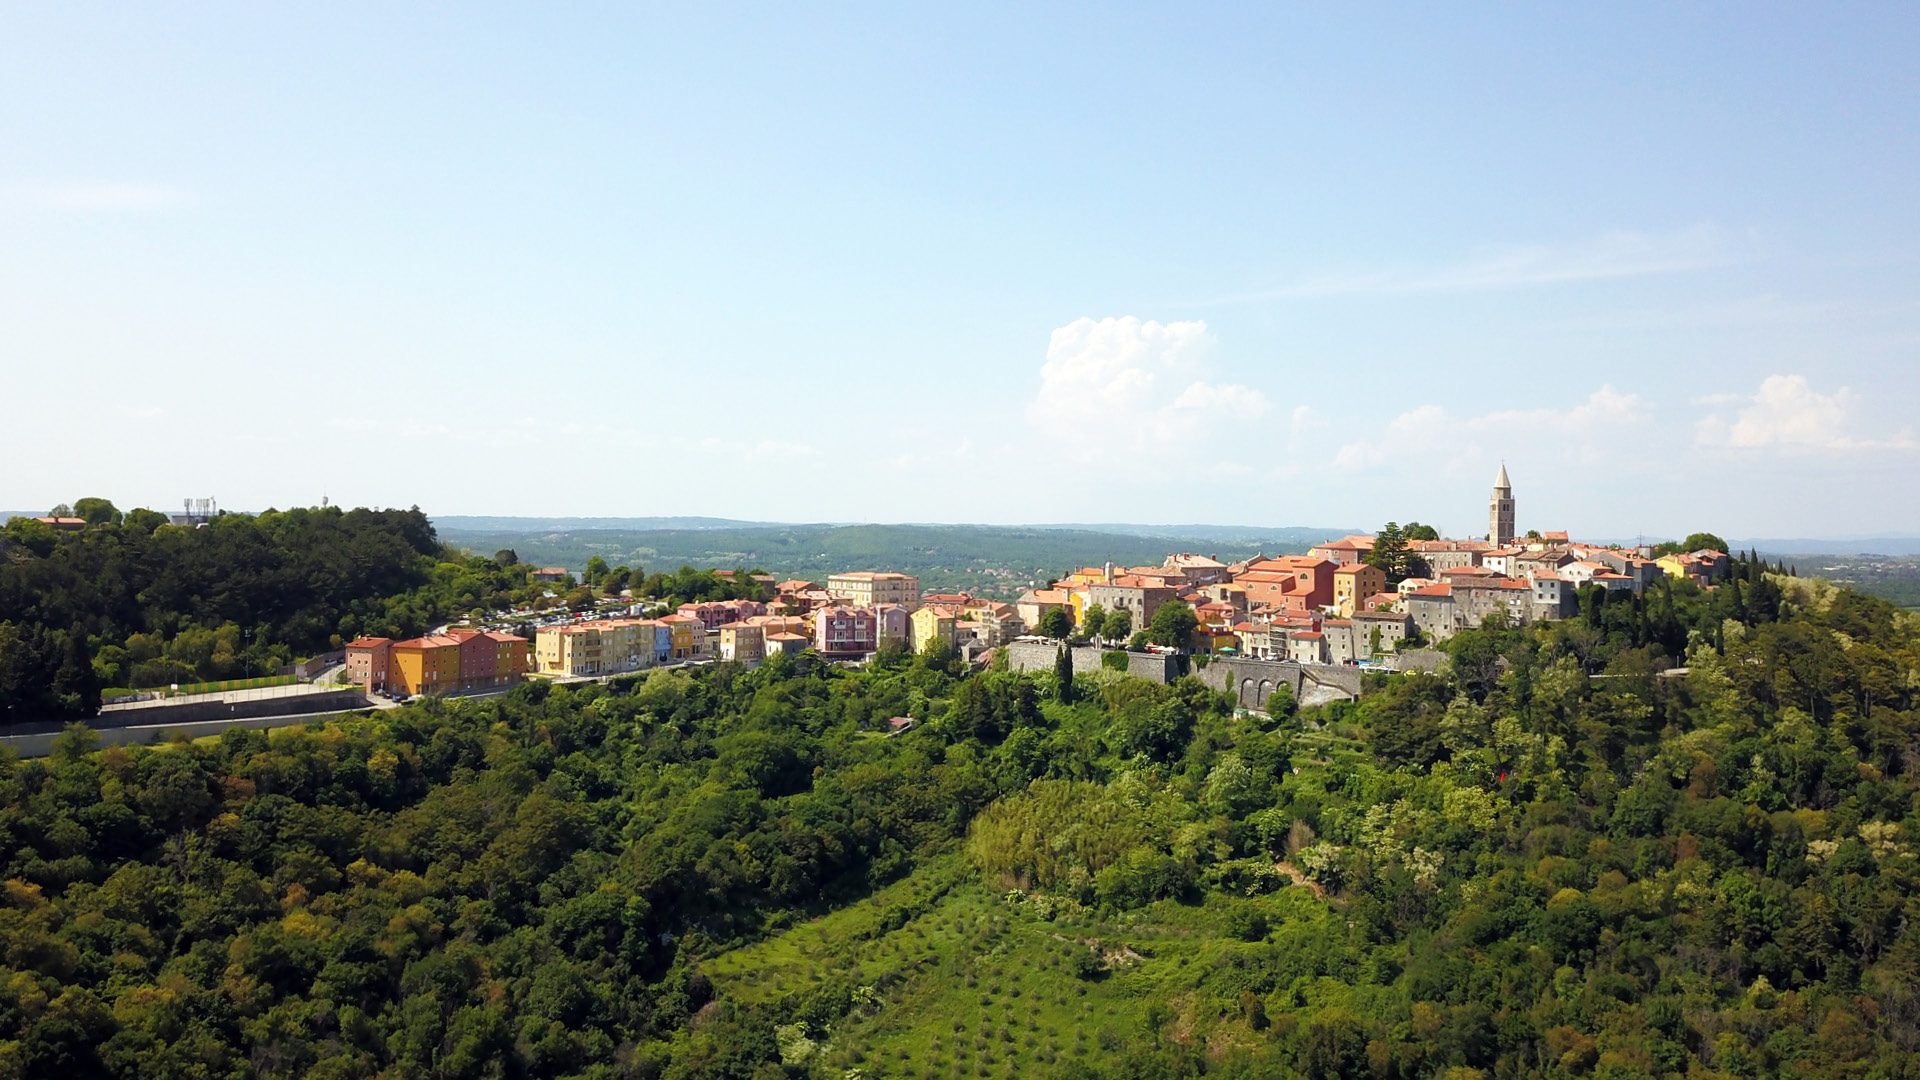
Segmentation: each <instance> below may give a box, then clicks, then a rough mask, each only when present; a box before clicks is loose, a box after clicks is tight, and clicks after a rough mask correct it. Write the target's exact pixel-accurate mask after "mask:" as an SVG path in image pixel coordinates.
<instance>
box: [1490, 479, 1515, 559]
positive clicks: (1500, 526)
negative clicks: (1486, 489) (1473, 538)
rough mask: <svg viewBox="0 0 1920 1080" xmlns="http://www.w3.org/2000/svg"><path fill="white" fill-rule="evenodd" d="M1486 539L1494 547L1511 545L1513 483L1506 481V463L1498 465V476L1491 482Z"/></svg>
mask: <svg viewBox="0 0 1920 1080" xmlns="http://www.w3.org/2000/svg"><path fill="white" fill-rule="evenodd" d="M1487 539H1488V540H1490V541H1492V542H1493V546H1494V547H1506V546H1507V545H1508V544H1511V543H1513V482H1512V481H1510V480H1508V479H1507V463H1506V462H1504V461H1503V462H1501V463H1500V475H1499V476H1498V477H1495V478H1494V481H1493V500H1492V503H1491V505H1490V506H1489V507H1488V513H1487Z"/></svg>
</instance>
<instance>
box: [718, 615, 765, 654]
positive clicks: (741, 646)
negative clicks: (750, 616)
mask: <svg viewBox="0 0 1920 1080" xmlns="http://www.w3.org/2000/svg"><path fill="white" fill-rule="evenodd" d="M766 655H767V641H766V631H765V630H763V629H762V628H761V627H759V626H756V625H754V624H753V623H746V622H730V623H722V624H721V626H720V659H722V660H734V661H737V662H739V663H742V664H757V663H759V662H760V661H761V660H763V659H765V658H766Z"/></svg>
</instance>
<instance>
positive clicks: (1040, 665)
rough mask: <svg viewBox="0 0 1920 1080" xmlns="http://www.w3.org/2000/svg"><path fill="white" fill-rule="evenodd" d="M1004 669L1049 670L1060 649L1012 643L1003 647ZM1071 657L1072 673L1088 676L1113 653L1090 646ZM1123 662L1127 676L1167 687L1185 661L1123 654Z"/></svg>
mask: <svg viewBox="0 0 1920 1080" xmlns="http://www.w3.org/2000/svg"><path fill="white" fill-rule="evenodd" d="M1006 650H1007V668H1008V670H1010V671H1045V672H1051V671H1052V670H1053V661H1054V658H1055V657H1056V656H1058V655H1059V653H1060V646H1059V645H1057V644H1055V643H1054V642H1051V641H1014V642H1009V643H1008V644H1007V645H1006ZM1068 651H1069V652H1071V653H1072V654H1073V673H1074V674H1075V675H1091V674H1093V673H1094V672H1096V671H1100V670H1102V666H1103V664H1104V663H1105V661H1104V657H1105V656H1106V655H1107V653H1109V652H1120V650H1117V649H1096V648H1094V647H1093V646H1091V645H1082V646H1081V647H1079V648H1077V649H1070V650H1068ZM1121 655H1123V656H1125V657H1126V658H1127V674H1129V675H1132V676H1135V677H1136V678H1141V679H1146V680H1148V681H1150V682H1157V683H1169V682H1172V681H1173V680H1175V679H1177V678H1179V677H1180V676H1181V674H1182V673H1183V672H1184V671H1185V658H1184V657H1180V656H1175V655H1173V654H1171V653H1149V652H1123V653H1121Z"/></svg>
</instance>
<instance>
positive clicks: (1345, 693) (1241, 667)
mask: <svg viewBox="0 0 1920 1080" xmlns="http://www.w3.org/2000/svg"><path fill="white" fill-rule="evenodd" d="M1360 672H1361V669H1360V668H1357V667H1348V666H1347V665H1345V664H1296V663H1294V662H1293V661H1291V660H1240V659H1233V660H1228V659H1223V658H1221V657H1215V658H1214V659H1213V661H1212V662H1211V663H1209V664H1208V665H1207V666H1206V667H1204V668H1202V669H1200V671H1199V678H1200V681H1201V682H1203V683H1206V684H1207V685H1208V686H1211V687H1213V688H1214V689H1215V690H1227V691H1230V692H1233V693H1234V694H1235V695H1236V696H1237V697H1238V699H1239V702H1240V707H1241V708H1243V709H1254V710H1257V711H1260V712H1265V711H1266V708H1267V698H1268V697H1270V696H1271V695H1272V694H1273V691H1274V690H1275V689H1276V688H1278V687H1281V686H1285V687H1286V688H1287V689H1288V690H1289V691H1290V692H1292V694H1293V699H1294V701H1296V702H1298V703H1299V704H1300V705H1301V706H1303V707H1304V706H1309V705H1324V704H1326V703H1327V702H1329V701H1356V700H1358V699H1359V697H1360Z"/></svg>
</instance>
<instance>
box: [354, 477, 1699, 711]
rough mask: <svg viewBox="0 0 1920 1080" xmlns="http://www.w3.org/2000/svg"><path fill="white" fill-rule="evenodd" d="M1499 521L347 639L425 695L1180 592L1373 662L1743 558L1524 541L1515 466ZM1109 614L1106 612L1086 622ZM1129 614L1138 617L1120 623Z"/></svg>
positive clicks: (1107, 628)
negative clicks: (1015, 584)
mask: <svg viewBox="0 0 1920 1080" xmlns="http://www.w3.org/2000/svg"><path fill="white" fill-rule="evenodd" d="M1488 527H1489V528H1488V537H1487V539H1484V540H1480V539H1472V540H1445V539H1434V540H1414V541H1410V542H1408V543H1407V544H1406V555H1407V556H1408V557H1409V558H1408V559H1407V561H1408V562H1409V563H1411V564H1413V565H1417V566H1419V567H1420V568H1421V574H1420V576H1410V577H1405V578H1403V579H1401V580H1398V581H1389V578H1388V575H1387V573H1386V571H1385V570H1383V569H1382V568H1381V567H1379V566H1376V565H1373V561H1372V560H1371V559H1370V556H1371V555H1372V554H1373V551H1374V547H1375V544H1376V538H1375V537H1372V536H1364V535H1354V536H1346V537H1342V538H1341V539H1338V540H1332V541H1329V542H1327V543H1323V544H1321V545H1319V546H1317V547H1314V548H1312V549H1311V550H1309V551H1308V552H1307V553H1306V554H1304V555H1277V556H1273V557H1264V556H1261V557H1255V558H1252V559H1248V560H1245V561H1242V562H1237V563H1232V564H1228V563H1223V562H1220V561H1219V560H1217V559H1214V558H1212V557H1210V556H1206V555H1196V554H1192V553H1184V552H1183V553H1180V554H1175V555H1169V556H1168V557H1167V559H1166V561H1165V562H1163V563H1162V564H1161V565H1159V566H1133V567H1116V566H1115V565H1114V564H1112V563H1107V564H1105V565H1103V566H1099V567H1083V568H1081V569H1078V570H1075V571H1074V572H1073V573H1070V574H1068V575H1066V576H1065V577H1063V578H1061V579H1059V580H1057V581H1054V582H1052V583H1051V584H1049V585H1047V586H1046V587H1044V588H1033V589H1029V590H1027V591H1026V592H1025V593H1024V594H1022V595H1021V596H1020V598H1019V599H1018V601H1016V602H1015V603H1011V604H1009V603H1004V602H1001V601H997V600H991V599H985V598H981V597H975V596H971V595H969V594H967V593H928V594H923V593H922V592H921V591H920V581H919V579H918V578H915V577H914V576H913V575H911V574H902V573H892V572H886V571H858V572H850V573H841V574H833V575H830V576H829V577H828V578H827V579H826V581H825V582H824V583H815V582H812V581H801V580H792V581H774V580H773V579H772V578H770V577H766V576H764V575H757V576H756V577H757V578H758V580H759V584H760V585H761V586H762V588H761V590H760V591H761V595H763V596H768V597H770V598H769V599H766V600H714V601H705V602H700V603H689V604H682V605H681V606H680V607H679V609H678V610H676V611H674V612H673V613H672V614H668V615H663V616H660V617H657V618H640V617H615V618H594V619H586V620H582V621H574V622H568V623H562V624H557V625H551V626H543V627H540V628H538V629H537V630H536V631H535V632H534V634H533V640H532V641H531V642H529V641H528V640H527V639H526V638H525V637H521V636H516V635H512V634H505V633H500V632H496V631H473V630H451V631H449V632H448V633H446V634H441V635H430V636H428V637H423V638H416V639H412V640H409V641H399V642H395V641H388V640H387V639H385V638H362V639H360V640H358V641H354V642H352V643H351V644H349V645H348V646H347V669H348V673H349V677H350V678H352V679H353V680H354V681H355V682H358V683H360V684H362V685H363V686H365V687H367V688H368V689H369V690H372V691H381V690H386V691H389V692H393V691H398V692H402V693H408V694H414V693H431V692H453V691H459V690H464V689H471V688H475V687H484V686H493V685H498V684H500V683H503V682H510V681H513V680H517V679H519V678H520V677H522V676H523V675H524V674H527V673H535V674H539V675H545V676H557V677H593V676H602V675H613V674H619V673H623V672H632V671H644V670H646V669H648V668H652V667H658V666H661V665H666V664H679V663H687V662H700V661H708V660H727V661H736V662H739V663H746V664H755V663H759V662H761V661H764V660H766V659H768V658H769V657H773V656H776V655H779V654H783V653H785V654H792V653H799V652H802V651H806V650H812V651H813V652H815V653H817V654H819V655H820V656H821V657H823V658H826V659H830V660H859V659H863V658H865V657H867V656H870V655H872V654H873V653H875V652H877V651H879V650H880V649H882V648H885V647H888V646H889V645H898V646H901V647H904V648H906V649H910V650H914V651H919V650H922V649H925V648H926V647H927V646H928V645H930V644H932V643H935V642H938V643H941V644H943V645H945V646H947V647H950V648H952V649H954V650H956V651H957V652H958V653H959V654H960V655H961V656H962V657H963V658H965V659H968V660H976V659H979V658H981V657H982V656H984V655H985V654H986V653H987V652H988V651H989V650H991V649H993V648H995V647H997V646H1000V645H1003V644H1006V643H1007V642H1010V641H1013V640H1015V639H1016V638H1020V637H1022V636H1025V635H1029V634H1031V633H1033V632H1035V631H1037V630H1040V629H1041V628H1042V627H1043V626H1045V625H1046V624H1047V623H1048V622H1049V621H1051V622H1053V623H1055V624H1057V623H1058V622H1059V621H1060V620H1058V619H1053V620H1050V619H1049V616H1050V615H1051V614H1052V613H1053V612H1062V613H1064V614H1065V616H1066V621H1067V622H1069V623H1070V624H1071V625H1072V626H1075V627H1081V628H1083V629H1082V631H1081V636H1086V637H1090V638H1094V639H1096V640H1098V639H1100V638H1102V637H1108V636H1112V631H1113V630H1114V629H1115V628H1116V627H1117V626H1118V624H1119V623H1122V622H1124V623H1125V624H1127V627H1128V630H1129V633H1131V632H1135V631H1141V630H1145V629H1146V628H1147V627H1148V626H1149V625H1150V624H1151V623H1152V622H1153V617H1154V615H1155V614H1157V613H1158V612H1159V610H1160V609H1161V607H1162V606H1164V605H1165V604H1167V603H1169V602H1172V601H1175V600H1178V601H1181V602H1184V603H1186V604H1187V605H1189V606H1190V607H1191V608H1192V610H1193V613H1194V616H1195V619H1196V622H1197V625H1196V628H1195V630H1194V635H1193V640H1192V642H1191V643H1190V646H1189V647H1190V651H1193V652H1197V653H1221V654H1235V655H1239V656H1243V657H1248V658H1254V659H1270V660H1291V661H1294V662H1297V663H1302V664H1363V663H1369V662H1373V661H1375V660H1377V659H1378V658H1380V657H1381V656H1383V655H1385V654H1391V653H1393V652H1396V651H1397V650H1398V649H1399V647H1400V645H1401V643H1402V642H1405V641H1407V640H1408V639H1417V640H1425V641H1439V640H1444V639H1446V638H1448V637H1450V636H1452V635H1453V634H1455V633H1458V632H1459V631H1460V630H1462V629H1465V628H1467V627H1472V626H1478V625H1480V624H1481V622H1482V621H1484V620H1485V619H1486V618H1487V617H1488V616H1490V615H1493V614H1495V613H1496V612H1497V613H1499V614H1501V615H1503V616H1504V617H1505V618H1507V619H1508V620H1509V621H1511V622H1514V623H1522V624H1524V623H1532V622H1539V621H1544V620H1552V619H1560V618H1564V617H1566V616H1568V615H1570V614H1572V613H1574V611H1575V610H1576V607H1577V597H1578V592H1579V590H1580V588H1581V587H1582V586H1587V585H1592V586H1595V587H1598V588H1602V589H1606V590H1608V591H1618V592H1626V593H1632V594H1635V595H1638V594H1639V593H1641V592H1643V591H1644V590H1645V589H1646V588H1647V587H1648V586H1649V585H1651V584H1653V583H1654V582H1656V581H1658V580H1659V579H1660V578H1661V576H1662V575H1667V576H1671V577H1675V578H1688V579H1691V580H1694V581H1696V582H1699V583H1700V584H1702V585H1710V584H1712V583H1713V582H1715V581H1718V580H1721V579H1724V578H1725V577H1726V576H1727V575H1728V573H1729V571H1730V569H1731V565H1732V562H1731V560H1730V558H1729V557H1728V556H1727V554H1726V553H1724V552H1719V551H1695V552H1688V553H1684V554H1671V555H1663V556H1660V557H1658V558H1656V557H1654V555H1653V552H1652V549H1651V548H1647V547H1622V546H1619V545H1610V544H1585V543H1578V542H1575V541H1573V540H1571V539H1569V538H1568V536H1567V534H1566V533H1564V532H1547V533H1528V534H1526V535H1525V536H1515V535H1514V501H1513V491H1512V487H1511V485H1510V484H1509V483H1508V480H1507V471H1506V467H1505V466H1502V467H1501V469H1500V475H1499V478H1498V479H1497V480H1496V481H1495V485H1494V490H1493V497H1492V499H1491V502H1490V506H1489V516H1488ZM543 572H545V571H543ZM551 572H552V573H556V574H564V573H565V571H563V570H560V569H559V568H553V569H552V571H551ZM1096 610H1097V611H1098V612H1099V613H1100V615H1101V618H1100V623H1099V625H1093V624H1092V622H1091V620H1090V619H1089V618H1088V614H1089V612H1094V611H1096ZM1115 612H1125V613H1126V616H1127V617H1126V618H1125V619H1124V620H1114V619H1111V615H1112V613H1115Z"/></svg>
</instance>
